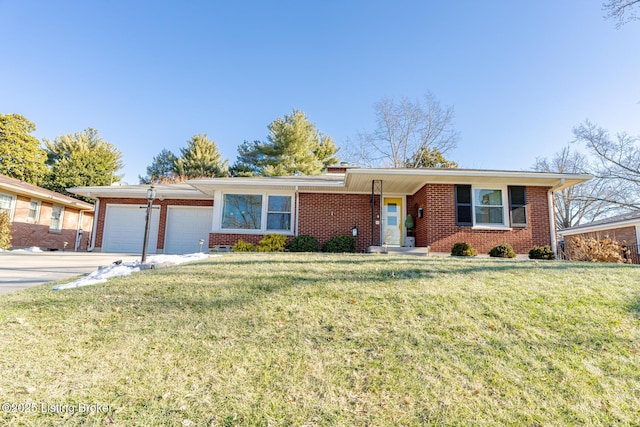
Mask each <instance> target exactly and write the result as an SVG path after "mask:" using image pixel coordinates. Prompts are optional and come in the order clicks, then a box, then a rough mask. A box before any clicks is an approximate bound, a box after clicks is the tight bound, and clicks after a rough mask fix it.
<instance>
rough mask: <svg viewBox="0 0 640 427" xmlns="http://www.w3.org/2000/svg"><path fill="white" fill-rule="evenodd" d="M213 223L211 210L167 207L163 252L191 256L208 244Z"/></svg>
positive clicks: (191, 207) (206, 208) (208, 208)
mask: <svg viewBox="0 0 640 427" xmlns="http://www.w3.org/2000/svg"><path fill="white" fill-rule="evenodd" d="M212 222H213V208H211V207H194V206H169V207H168V209H167V231H166V235H165V243H164V252H165V253H167V254H192V253H196V252H199V251H200V240H201V239H202V240H204V246H203V247H204V249H205V250H206V249H207V245H208V243H209V233H210V232H211V225H212Z"/></svg>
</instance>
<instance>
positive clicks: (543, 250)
mask: <svg viewBox="0 0 640 427" xmlns="http://www.w3.org/2000/svg"><path fill="white" fill-rule="evenodd" d="M529 259H547V260H552V259H556V254H554V253H553V251H552V250H551V248H550V247H549V246H534V247H533V249H531V250H530V251H529Z"/></svg>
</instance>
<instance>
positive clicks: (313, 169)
mask: <svg viewBox="0 0 640 427" xmlns="http://www.w3.org/2000/svg"><path fill="white" fill-rule="evenodd" d="M268 129H269V135H268V137H267V140H268V141H267V142H261V141H253V142H247V141H245V143H244V144H242V145H241V146H240V147H239V148H238V160H237V162H236V164H235V165H234V167H233V171H234V174H237V175H238V176H242V175H243V174H244V175H245V176H246V175H262V176H289V175H318V174H320V173H322V171H323V170H325V169H326V168H327V166H330V165H333V164H336V163H337V162H338V159H337V158H336V157H335V154H336V153H337V152H338V149H337V148H336V146H335V144H334V143H333V140H332V139H331V137H329V136H326V135H324V134H323V133H322V132H320V131H318V130H317V129H316V126H315V124H313V123H311V122H310V121H309V118H308V117H307V116H306V115H305V114H304V113H303V112H302V111H299V110H295V109H294V110H293V113H292V114H290V115H285V116H284V117H281V118H278V119H277V120H275V121H273V122H271V124H270V125H269V126H268Z"/></svg>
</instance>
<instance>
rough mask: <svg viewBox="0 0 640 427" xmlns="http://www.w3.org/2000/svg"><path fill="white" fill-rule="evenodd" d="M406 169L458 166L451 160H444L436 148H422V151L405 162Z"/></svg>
mask: <svg viewBox="0 0 640 427" xmlns="http://www.w3.org/2000/svg"><path fill="white" fill-rule="evenodd" d="M406 167H408V168H449V169H451V168H457V167H458V164H457V163H456V162H454V161H452V160H447V159H445V158H444V156H443V155H442V153H441V152H440V150H438V149H437V148H433V149H430V148H429V147H424V149H422V150H420V151H418V152H417V153H415V154H414V155H413V157H411V159H410V160H409V161H408V162H407V165H406Z"/></svg>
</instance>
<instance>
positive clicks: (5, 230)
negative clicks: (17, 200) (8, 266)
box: [0, 212, 11, 249]
mask: <svg viewBox="0 0 640 427" xmlns="http://www.w3.org/2000/svg"><path fill="white" fill-rule="evenodd" d="M10 247H11V221H10V218H9V214H8V213H6V212H0V249H9V248H10Z"/></svg>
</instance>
